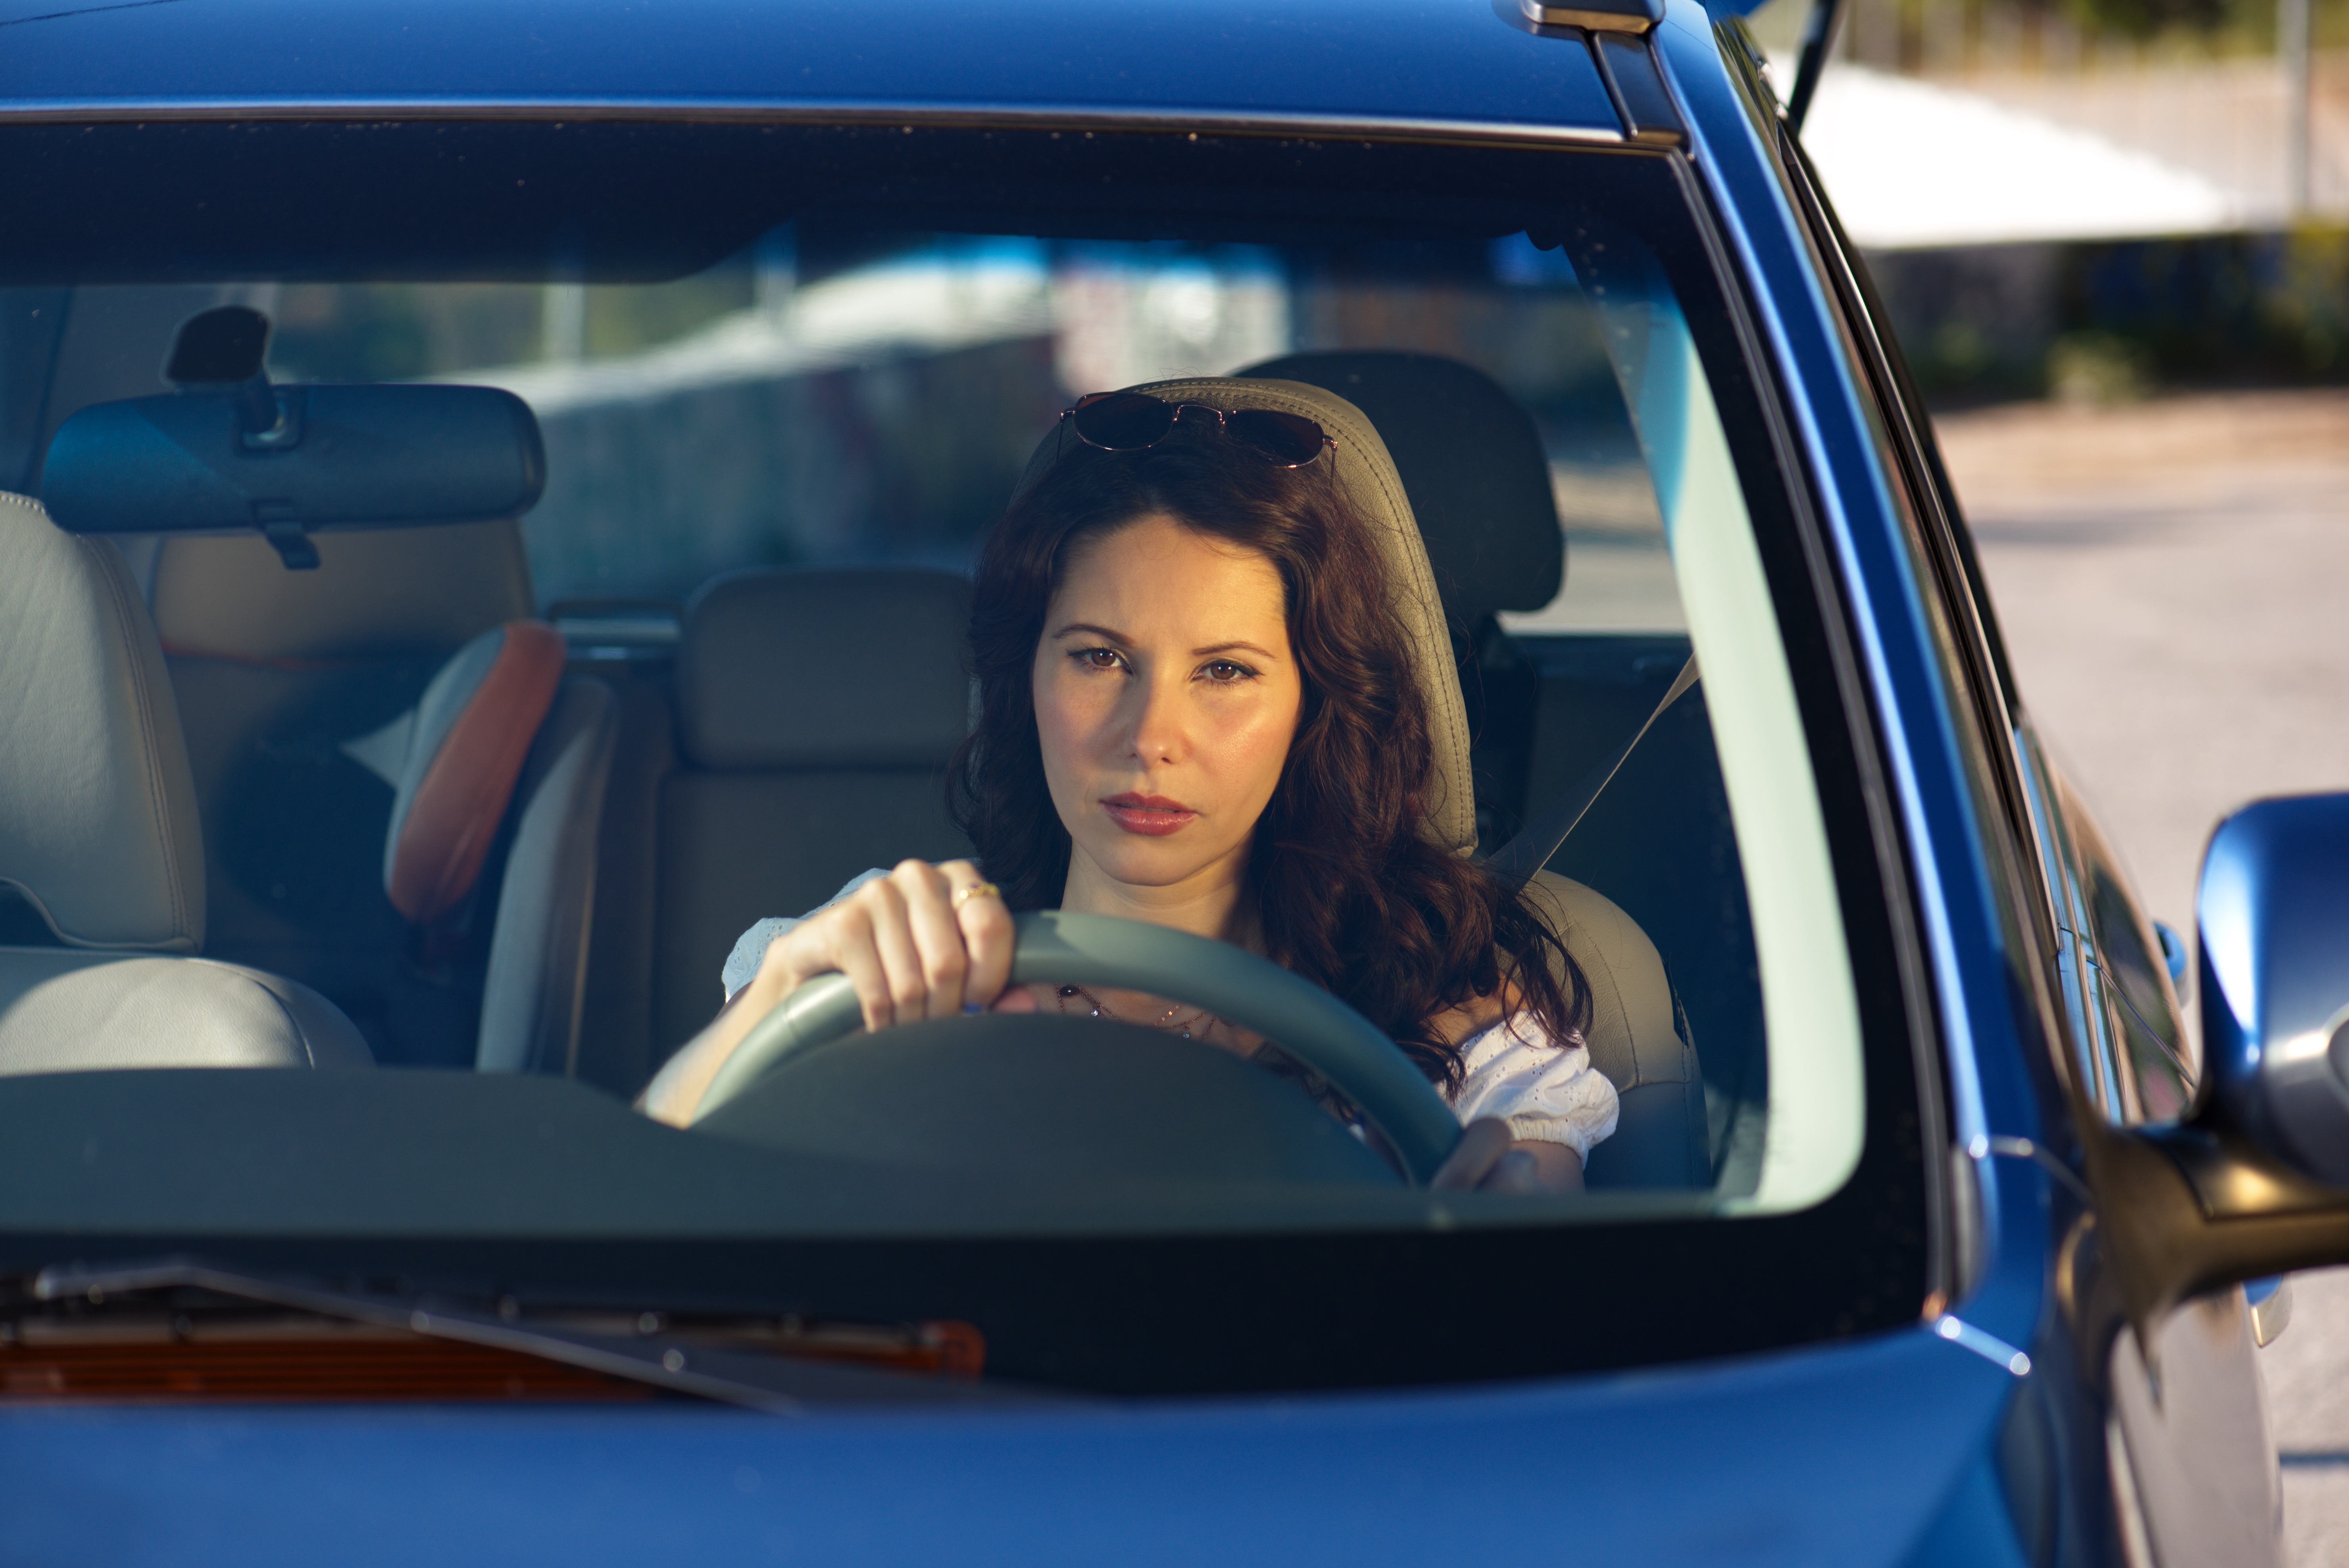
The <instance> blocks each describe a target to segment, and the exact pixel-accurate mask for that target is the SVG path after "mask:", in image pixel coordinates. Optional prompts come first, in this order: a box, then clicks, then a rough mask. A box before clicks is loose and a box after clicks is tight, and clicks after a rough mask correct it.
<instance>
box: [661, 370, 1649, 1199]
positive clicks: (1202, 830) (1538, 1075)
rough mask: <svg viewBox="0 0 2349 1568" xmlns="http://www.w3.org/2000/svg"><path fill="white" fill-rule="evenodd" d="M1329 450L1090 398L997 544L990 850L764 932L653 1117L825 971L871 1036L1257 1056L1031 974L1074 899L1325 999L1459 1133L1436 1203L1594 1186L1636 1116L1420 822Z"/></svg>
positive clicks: (1576, 999) (666, 1115)
mask: <svg viewBox="0 0 2349 1568" xmlns="http://www.w3.org/2000/svg"><path fill="white" fill-rule="evenodd" d="M1330 444H1331V443H1330V441H1329V439H1328V438H1326V437H1325V436H1324V435H1323V434H1322V432H1321V430H1320V428H1319V427H1318V426H1316V425H1314V424H1312V423H1311V422H1310V421H1309V420H1307V419H1305V418H1302V417H1300V416H1298V415H1294V414H1269V413H1267V412H1265V411H1262V410H1256V411H1248V412H1241V413H1234V414H1231V415H1229V416H1226V415H1222V414H1218V413H1217V412H1216V410H1214V409H1212V408H1208V407H1204V406H1201V405H1196V404H1179V405H1178V404H1169V403H1164V402H1162V401H1160V400H1159V399H1158V398H1156V397H1150V396H1148V395H1146V394H1140V393H1112V394H1107V395H1103V396H1099V397H1092V398H1088V399H1086V400H1085V401H1084V402H1083V403H1081V404H1080V405H1079V406H1078V407H1077V408H1075V409H1072V410H1071V413H1070V415H1069V416H1068V417H1067V418H1064V419H1063V420H1062V430H1061V440H1060V442H1059V451H1058V456H1057V458H1056V459H1055V460H1054V461H1053V462H1052V463H1051V465H1050V468H1049V469H1046V470H1045V472H1044V473H1043V475H1042V476H1041V478H1040V479H1038V480H1035V482H1033V483H1032V484H1030V486H1029V487H1028V488H1027V489H1026V490H1024V491H1023V492H1022V493H1021V494H1019V496H1018V497H1016V498H1015V499H1014V500H1013V503H1012V506H1011V508H1010V510H1009V511H1008V512H1007V513H1006V514H1005V516H1004V518H1003V519H1002V521H1000V522H999V524H998V525H997V527H996V529H995V531H994V532H993V533H992V534H991V535H990V536H989V538H988V541H987V543H986V545H985V546H984V548H983V550H982V552H981V554H980V558H979V565H978V593H977V601H976V605H975V608H974V611H973V614H972V617H971V629H970V644H971V652H972V656H973V661H974V666H973V667H974V671H975V673H976V675H977V676H978V683H979V699H980V714H979V720H978V726H977V727H976V729H975V730H974V731H973V733H972V735H971V736H970V738H969V739H968V741H967V742H965V744H964V746H963V748H962V749H961V751H960V752H959V754H958V755H957V758H956V761H955V765H954V769H953V777H952V790H953V796H954V805H955V810H956V816H957V820H959V822H960V824H961V826H962V827H963V829H964V830H965V831H967V832H968V834H969V835H970V839H971V841H972V843H973V844H974V845H975V846H976V847H977V848H978V863H977V864H974V863H973V862H971V861H947V862H946V863H945V864H943V865H931V864H928V863H927V862H925V861H905V862H904V863H902V864H900V865H899V866H897V867H896V869H895V870H894V871H892V872H887V873H886V874H884V873H882V872H870V873H867V875H866V876H865V877H864V878H860V879H859V880H858V881H857V882H853V883H851V884H850V886H849V887H848V888H845V889H843V890H842V893H841V895H840V896H839V897H838V898H836V899H835V900H834V901H833V903H829V904H827V905H825V906H824V907H823V909H822V910H819V911H817V912H816V913H813V914H812V915H809V916H807V917H805V918H803V919H800V920H796V921H762V922H761V923H759V924H758V925H757V926H754V927H752V928H751V930H750V932H748V933H746V934H744V937H743V939H742V942H741V944H740V945H738V947H737V948H736V951H735V956H734V959H733V960H732V961H731V962H730V964H729V965H728V966H727V976H726V979H727V988H728V993H729V999H728V1003H727V1006H726V1007H725V1009H724V1010H723V1011H722V1012H721V1013H719V1016H718V1017H717V1019H716V1020H715V1021H714V1022H712V1023H711V1025H710V1026H709V1027H708V1028H707V1029H705V1030H704V1031H703V1032H702V1033H701V1034H700V1035H699V1036H698V1037H696V1038H695V1039H694V1040H693V1041H692V1042H691V1043H690V1044H688V1046H687V1047H685V1049H684V1050H682V1051H680V1052H679V1053H678V1056H677V1057H675V1058H674V1059H673V1060H672V1061H671V1062H670V1063H669V1065H668V1066H667V1068H663V1069H662V1071H661V1073H660V1076H659V1077H658V1078H656V1079H655V1080H654V1082H653V1085H652V1087H651V1088H648V1089H647V1091H646V1097H645V1100H644V1105H645V1109H647V1111H648V1112H650V1113H651V1114H653V1115H655V1116H657V1117H661V1118H663V1119H668V1120H673V1121H678V1122H682V1121H683V1120H685V1119H686V1118H687V1117H688V1116H689V1115H690V1113H691V1109H692V1108H693V1107H694V1106H695V1105H696V1104H698V1101H699V1099H700V1097H701V1093H702V1090H703V1089H704V1088H707V1087H708V1085H709V1081H710V1079H711V1078H712V1077H713V1076H714V1075H715V1074H716V1072H717V1070H718V1068H719V1064H721V1063H722V1062H723V1061H724V1060H725V1059H726V1057H727V1056H728V1054H729V1053H730V1052H731V1051H732V1050H733V1048H734V1047H736V1046H737V1045H738V1044H740V1041H741V1039H742V1037H743V1036H744V1035H745V1034H746V1033H747V1032H748V1030H749V1028H750V1025H751V1024H752V1023H753V1022H754V1021H755V1020H756V1019H757V1018H759V1017H760V1016H762V1015H764V1014H765V1013H766V1012H767V1011H768V1010H769V1009H770V1008H771V1007H772V1006H774V1005H775V1004H776V1003H777V1002H780V1001H781V1000H782V998H783V997H785V996H786V995H790V993H791V992H792V990H793V989H795V988H796V987H797V986H798V985H801V984H802V982H803V981H805V980H808V979H810V978H811V977H812V976H814V975H822V974H826V973H830V972H833V971H837V972H839V973H842V974H844V975H847V976H848V977H849V979H850V980H851V981H852V982H853V983H854V985H855V988H856V992H857V995H858V996H859V998H860V999H861V1001H862V1003H863V1005H864V1022H865V1026H866V1027H867V1028H869V1029H883V1028H886V1027H888V1026H891V1025H893V1024H899V1023H910V1022H915V1021H917V1020H921V1019H925V1018H943V1017H949V1016H954V1015H956V1014H958V1013H962V1012H966V1011H978V1010H980V1009H983V1008H989V1007H991V1008H994V1009H996V1010H998V1011H1020V1012H1025V1011H1034V1010H1043V1011H1057V1012H1066V1013H1077V1014H1082V1015H1086V1016H1101V1017H1109V1018H1116V1019H1123V1020H1125V1021H1128V1022H1133V1023H1139V1024H1144V1025H1149V1026H1156V1027H1161V1028H1165V1029H1169V1030H1172V1031H1175V1032H1179V1033H1182V1034H1185V1035H1187V1036H1189V1037H1193V1038H1195V1039H1199V1040H1203V1041H1206V1042H1207V1043H1209V1044H1212V1045H1215V1046H1218V1047H1223V1048H1226V1049H1228V1050H1232V1051H1235V1052H1237V1053H1239V1054H1241V1055H1256V1054H1257V1053H1258V1052H1259V1051H1262V1050H1264V1049H1265V1045H1264V1042H1263V1041H1261V1040H1259V1039H1257V1038H1256V1037H1254V1036H1252V1035H1249V1034H1247V1032H1246V1031H1243V1030H1240V1029H1237V1028H1236V1027H1234V1026H1231V1025H1230V1024H1228V1023H1226V1021H1224V1020H1223V1019H1221V1018H1217V1017H1215V1016H1210V1015H1208V1014H1206V1012H1204V1011H1203V1010H1201V1009H1198V1008H1195V1007H1192V1006H1186V1005H1185V1004H1184V1003H1183V1002H1182V1001H1181V999H1180V998H1162V997H1154V996H1142V995H1132V994H1128V993H1123V992H1115V991H1106V990H1096V989H1094V988H1091V987H1084V986H1076V985H1035V986H1018V987H1014V986H1009V985H1008V984H1007V982H1008V978H1009V972H1010V963H1011V947H1012V927H1011V913H1012V912H1013V911H1015V910H1026V909H1040V908H1046V907H1053V906H1057V907H1059V908H1061V909H1069V910H1081V911H1088V912H1092V913H1102V914H1115V915H1122V916H1123V917H1125V918H1127V919H1130V920H1146V921H1152V922H1154V923H1158V924H1161V925H1169V926H1174V927H1175V928H1177V929H1179V930H1184V931H1189V932H1194V933H1196V934H1201V935H1206V936H1211V937H1216V938H1219V939H1221V940H1223V941H1226V942H1232V943H1237V944H1239V945H1241V946H1244V947H1247V948H1249V949H1250V950H1252V951H1255V952H1257V953H1260V954H1265V955H1266V956H1268V957H1270V958H1271V959H1273V960H1274V961H1275V962H1277V963H1279V964H1281V965H1286V966H1287V967H1288V968H1289V969H1292V970H1294V971H1296V972H1297V973H1299V974H1301V975H1306V976H1308V977H1309V978H1311V979H1313V980H1315V981H1317V982H1319V984H1321V985H1325V986H1327V987H1328V988H1329V989H1330V991H1331V992H1333V993H1334V994H1336V995H1338V996H1339V997H1340V998H1341V999H1343V1000H1344V1001H1345V1002H1347V1003H1348V1004H1349V1005H1350V1006H1352V1007H1353V1008H1354V1009H1355V1010H1356V1011H1358V1012H1360V1013H1361V1014H1362V1015H1363V1016H1365V1017H1367V1018H1369V1019H1370V1020H1371V1022H1372V1023H1374V1024H1376V1025H1377V1026H1379V1027H1380V1028H1381V1030H1383V1031H1384V1032H1385V1033H1386V1034H1387V1035H1388V1036H1389V1037H1392V1038H1393V1039H1394V1040H1395V1041H1396V1042H1397V1044H1399V1045H1400V1046H1401V1047H1402V1049H1403V1050H1404V1051H1405V1052H1406V1053H1407V1054H1408V1055H1409V1056H1410V1057H1412V1059H1413V1061H1415V1062H1416V1063H1417V1064H1418V1065H1419V1067H1420V1068H1421V1069H1422V1070H1423V1071H1424V1072H1425V1073H1426V1074H1427V1076H1428V1078H1429V1079H1430V1080H1431V1081H1432V1082H1433V1083H1434V1084H1435V1085H1436V1087H1437V1088H1439V1089H1440V1090H1441V1091H1442V1092H1443V1093H1444V1096H1445V1098H1446V1099H1448V1100H1449V1101H1450V1102H1451V1104H1452V1105H1453V1106H1454V1109H1455V1110H1456V1111H1457V1112H1458V1114H1459V1115H1460V1118H1461V1119H1462V1121H1463V1123H1464V1126H1465V1132H1464V1138H1463V1140H1462V1142H1461V1145H1460V1147H1459V1149H1458V1150H1456V1151H1455V1152H1454V1155H1453V1156H1452V1158H1451V1160H1450V1161H1448V1162H1447V1163H1446V1165H1445V1167H1444V1171H1443V1172H1442V1174H1441V1175H1440V1176H1439V1178H1438V1185H1443V1186H1453V1187H1476V1186H1483V1187H1487V1188H1502V1189H1509V1190H1519V1191H1529V1190H1545V1189H1547V1190H1569V1189H1574V1188H1578V1187H1579V1186H1580V1185H1581V1181H1582V1161H1583V1157H1584V1156H1585V1155H1586V1154H1588V1151H1589V1150H1590V1148H1591V1146H1592V1145H1593V1144H1595V1143H1596V1142H1598V1141H1599V1140H1600V1139H1603V1138H1605V1137H1606V1136H1607V1135H1608V1134H1609V1132H1611V1131H1613V1130H1614V1127H1615V1120H1616V1099H1615V1090H1614V1088H1613V1086H1612V1085H1610V1084H1609V1082H1608V1081H1607V1079H1606V1078H1604V1077H1602V1076H1601V1075H1600V1074H1599V1073H1598V1072H1597V1071H1596V1070H1594V1069H1593V1068H1592V1067H1591V1066H1590V1060H1589V1056H1588V1051H1587V1050H1586V1049H1585V1048H1584V1047H1583V1043H1582V1035H1581V1031H1582V1029H1583V1028H1584V1027H1585V1026H1587V1024H1588V1009H1589V1002H1588V995H1587V993H1586V990H1585V987H1584V984H1583V979H1582V975H1581V974H1580V972H1579V971H1578V969H1577V967H1576V965H1575V964H1574V962H1573V960H1572V959H1571V957H1570V956H1568V954H1567V953H1566V951H1565V950H1564V948H1563V947H1561V946H1560V945H1559V944H1558V941H1557V937H1556V936H1555V935H1554V934H1552V933H1551V932H1550V930H1549V929H1548V928H1547V925H1545V924H1544V923H1542V922H1541V921H1540V920H1539V919H1538V918H1537V917H1536V916H1535V915H1534V914H1533V913H1531V912H1529V911H1528V910H1527V909H1526V907H1525V905H1524V904H1523V903H1520V902H1519V900H1518V898H1517V896H1516V890H1515V889H1514V888H1512V887H1509V886H1507V885H1505V884H1504V883H1503V882H1501V881H1500V880H1499V879H1497V878H1496V877H1495V876H1494V875H1493V874H1492V873H1490V872H1487V871H1485V869H1484V868H1483V867H1481V866H1480V865H1477V864H1475V863H1474V862H1472V861H1466V860H1464V859H1462V858H1460V857H1459V856H1456V855H1454V854H1452V853H1451V852H1449V851H1446V850H1445V849H1444V848H1443V847H1441V846H1439V845H1437V844H1435V843H1433V842H1431V841H1429V839H1428V837H1427V836H1426V834H1425V833H1424V832H1423V817H1424V814H1425V807H1426V790H1427V782H1428V779H1429V778H1430V776H1431V758H1432V755H1433V750H1432V742H1431V738H1430V727H1429V718H1428V715H1427V713H1426V712H1425V705H1424V703H1423V700H1422V698H1421V696H1420V689H1419V686H1417V684H1416V682H1415V681H1414V680H1413V676H1412V674H1411V670H1410V667H1409V662H1408V656H1407V654H1406V651H1405V647H1404V644H1403V634H1402V629H1401V628H1400V627H1399V626H1398V624H1396V621H1395V619H1394V617H1393V615H1392V614H1391V613H1390V612H1389V610H1388V608H1387V601H1386V596H1385V583H1384V579H1383V570H1382V567H1381V559H1380V556H1379V553H1378V550H1377V546H1376V544H1375V542H1373V541H1372V539H1371V536H1370V534H1369V531H1368V528H1367V526H1366V525H1365V524H1364V522H1363V521H1361V519H1360V518H1359V517H1358V516H1357V515H1355V513H1354V512H1353V511H1352V509H1351V508H1350V506H1349V505H1348V504H1347V502H1346V500H1345V499H1344V494H1343V491H1342V490H1341V487H1340V485H1339V484H1338V483H1337V482H1336V479H1335V475H1334V470H1335V469H1336V467H1337V465H1336V463H1335V462H1334V461H1332V460H1325V459H1324V453H1325V451H1326V450H1327V449H1328V448H1329V447H1330ZM980 866H984V867H985V868H986V872H985V874H984V875H982V873H981V872H980V870H979V867H980ZM989 879H992V880H989Z"/></svg>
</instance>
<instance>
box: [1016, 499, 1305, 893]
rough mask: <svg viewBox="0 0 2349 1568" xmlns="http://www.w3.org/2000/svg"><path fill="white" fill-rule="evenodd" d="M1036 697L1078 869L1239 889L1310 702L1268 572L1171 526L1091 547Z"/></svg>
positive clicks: (1060, 597)
mask: <svg viewBox="0 0 2349 1568" xmlns="http://www.w3.org/2000/svg"><path fill="white" fill-rule="evenodd" d="M1035 690H1036V728H1037V733H1038V735H1039V737H1040V739H1041V740H1042V742H1043V749H1044V777H1045V779H1046V780H1047V781H1048V782H1049V784H1050V788H1051V791H1052V804H1053V806H1054V807H1055V808H1056V809H1058V810H1059V811H1060V813H1061V822H1062V823H1064V824H1065V825H1066V826H1067V828H1068V830H1069V836H1070V838H1071V840H1072V841H1074V846H1075V852H1076V854H1077V856H1078V857H1080V858H1081V859H1084V860H1090V861H1092V866H1093V868H1094V869H1095V870H1097V871H1099V872H1102V873H1103V874H1105V875H1107V876H1108V877H1110V878H1112V880H1114V881H1116V882H1123V883H1125V884H1127V885H1128V886H1133V887H1151V888H1164V889H1169V890H1175V889H1179V888H1181V887H1184V886H1185V885H1186V884H1196V883H1197V882H1200V881H1202V880H1203V879H1204V880H1211V881H1221V880H1223V879H1224V878H1226V877H1230V876H1236V875H1237V872H1238V871H1239V869H1240V868H1241V867H1242V866H1243V865H1244V864H1245V863H1246V861H1247V847H1248V841H1249V839H1250V836H1251V835H1252V834H1253V832H1254V831H1255V829H1256V821H1257V817H1259V816H1261V815H1262V814H1263V812H1264V808H1265V805H1266V803H1267V802H1268V801H1269V800H1270V799H1272V791H1273V787H1274V786H1275V785H1276V784H1278V782H1279V781H1280V769H1281V765H1282V763H1283V762H1285V761H1286V760H1287V759H1288V743H1289V740H1290V738H1292V737H1293V736H1294V735H1295V734H1296V732H1297V715H1298V708H1299V702H1300V700H1301V696H1302V686H1301V685H1300V683H1299V676H1298V671H1297V661H1296V659H1295V658H1294V657H1293V656H1292V655H1291V653H1290V650H1289V645H1288V615H1287V613H1286V606H1285V603H1284V602H1283V595H1282V592H1281V583H1280V573H1279V572H1278V569H1276V568H1275V567H1274V565H1273V563H1272V562H1271V561H1270V560H1269V559H1268V558H1267V557H1266V556H1264V555H1262V554H1260V553H1258V552H1255V551H1252V550H1247V549H1245V548H1243V547H1240V546H1237V545H1233V544H1229V543H1226V542H1224V541H1222V540H1219V539H1216V538H1213V537H1210V536H1208V535H1206V534H1201V533H1196V532H1194V531H1191V530H1189V529H1186V528H1185V527H1183V526H1182V525H1181V524H1180V523H1178V522H1176V521H1174V519H1173V518H1170V517H1166V516H1163V515H1153V516H1149V517H1143V518H1141V519H1139V520H1137V521H1133V522H1131V523H1128V524H1126V525H1125V526H1124V527H1123V528H1120V529H1118V530H1117V531H1114V532H1112V533H1109V534H1106V535H1102V536H1098V537H1096V538H1094V539H1092V540H1091V541H1088V542H1086V543H1084V544H1083V545H1081V547H1080V548H1079V551H1078V552H1077V554H1076V555H1075V557H1074V559H1073V560H1072V561H1071V562H1070V563H1069V566H1068V568H1067V571H1066V573H1065V574H1064V577H1063V581H1062V582H1061V587H1060V589H1059V591H1058V592H1057V593H1054V594H1053V595H1052V602H1051V605H1050V609H1049V610H1048V611H1047V612H1046V614H1045V617H1044V636H1043V640H1042V641H1041V642H1040V644H1039V645H1037V649H1036V670H1035Z"/></svg>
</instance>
